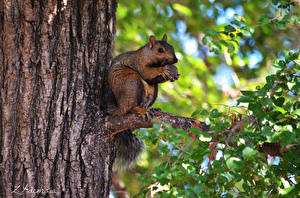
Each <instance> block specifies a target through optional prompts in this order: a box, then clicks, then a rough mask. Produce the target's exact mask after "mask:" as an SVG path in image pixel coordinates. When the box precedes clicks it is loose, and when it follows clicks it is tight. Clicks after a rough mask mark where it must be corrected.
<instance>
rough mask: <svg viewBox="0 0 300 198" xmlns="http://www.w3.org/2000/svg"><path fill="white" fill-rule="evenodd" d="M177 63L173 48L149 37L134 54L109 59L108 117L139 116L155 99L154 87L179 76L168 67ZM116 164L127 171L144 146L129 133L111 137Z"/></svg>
mask: <svg viewBox="0 0 300 198" xmlns="http://www.w3.org/2000/svg"><path fill="white" fill-rule="evenodd" d="M176 62H177V58H176V56H175V52H174V48H173V47H172V46H171V45H170V44H168V43H167V35H166V34H164V36H163V38H162V40H156V39H155V37H154V36H150V38H149V43H147V44H146V45H145V46H143V47H141V48H140V49H138V50H136V51H130V52H126V53H124V54H120V55H118V56H117V57H116V58H114V59H113V62H112V65H111V67H110V69H109V71H108V82H109V85H110V88H111V91H112V92H113V95H114V100H113V101H110V102H111V104H109V105H108V113H109V114H111V115H116V116H121V115H125V114H126V113H128V112H136V113H139V114H141V115H142V116H143V115H145V114H147V112H148V109H149V108H150V107H151V106H152V105H153V103H154V102H155V100H156V98H157V93H158V83H163V82H166V81H168V80H170V81H172V82H173V81H175V80H177V79H178V77H179V74H178V71H177V68H176V67H175V66H174V65H172V64H174V63H176ZM115 140H116V147H117V148H116V150H117V154H116V155H117V164H118V166H119V167H122V168H123V167H128V166H129V165H130V164H132V162H133V161H134V160H135V159H136V158H137V156H138V155H139V153H140V152H141V151H143V149H144V143H143V141H142V140H140V139H138V138H137V137H136V136H135V135H134V134H132V130H125V131H123V132H120V133H118V134H117V135H115Z"/></svg>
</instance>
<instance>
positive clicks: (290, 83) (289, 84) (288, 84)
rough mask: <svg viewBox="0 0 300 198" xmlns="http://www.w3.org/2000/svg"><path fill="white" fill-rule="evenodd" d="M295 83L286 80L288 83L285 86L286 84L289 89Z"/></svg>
mask: <svg viewBox="0 0 300 198" xmlns="http://www.w3.org/2000/svg"><path fill="white" fill-rule="evenodd" d="M295 85H296V83H295V82H288V83H287V86H288V88H289V90H292V88H293V87H294V86H295Z"/></svg>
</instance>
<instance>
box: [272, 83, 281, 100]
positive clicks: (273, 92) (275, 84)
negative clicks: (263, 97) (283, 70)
mask: <svg viewBox="0 0 300 198" xmlns="http://www.w3.org/2000/svg"><path fill="white" fill-rule="evenodd" d="M278 84H279V81H277V80H276V81H275V82H274V84H273V87H272V88H271V90H270V98H273V96H274V94H275V89H276V87H277V85H278Z"/></svg>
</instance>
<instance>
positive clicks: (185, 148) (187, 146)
mask: <svg viewBox="0 0 300 198" xmlns="http://www.w3.org/2000/svg"><path fill="white" fill-rule="evenodd" d="M195 141H196V139H192V141H191V142H190V143H188V144H187V145H186V146H185V147H184V149H183V151H181V153H180V154H179V155H178V158H177V160H176V161H175V162H174V163H173V164H172V167H173V166H175V165H176V164H177V162H178V161H179V159H180V158H181V156H182V155H183V153H184V152H185V151H186V150H187V149H188V148H189V147H190V146H191V145H192V144H193V143H194V142H195Z"/></svg>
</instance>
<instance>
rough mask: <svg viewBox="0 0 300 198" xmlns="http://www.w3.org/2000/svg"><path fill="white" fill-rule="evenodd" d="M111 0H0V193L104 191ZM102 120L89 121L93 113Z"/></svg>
mask: <svg viewBox="0 0 300 198" xmlns="http://www.w3.org/2000/svg"><path fill="white" fill-rule="evenodd" d="M115 11H116V0H112V1H104V0H93V1H85V0H63V1H61V0H51V1H46V0H45V1H44V0H43V1H38V0H19V1H14V0H8V1H4V0H0V65H1V74H0V89H1V93H0V94H1V95H0V98H1V99H0V109H1V110H0V154H1V156H0V193H1V197H19V196H20V195H22V196H23V197H108V195H109V187H110V178H111V168H112V163H113V159H114V151H113V149H114V148H113V146H112V140H111V139H110V138H109V135H108V134H107V131H101V127H100V128H99V127H98V126H97V127H95V124H96V123H97V124H99V122H100V123H102V124H103V125H104V119H103V116H101V112H102V110H103V109H105V103H104V101H103V98H104V94H105V88H106V83H105V82H106V76H105V73H106V70H107V68H108V65H109V64H110V61H111V58H112V50H113V41H114V35H115V26H114V24H115ZM96 117H97V118H99V117H100V118H101V120H102V122H101V121H98V122H95V120H94V119H95V118H96Z"/></svg>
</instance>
